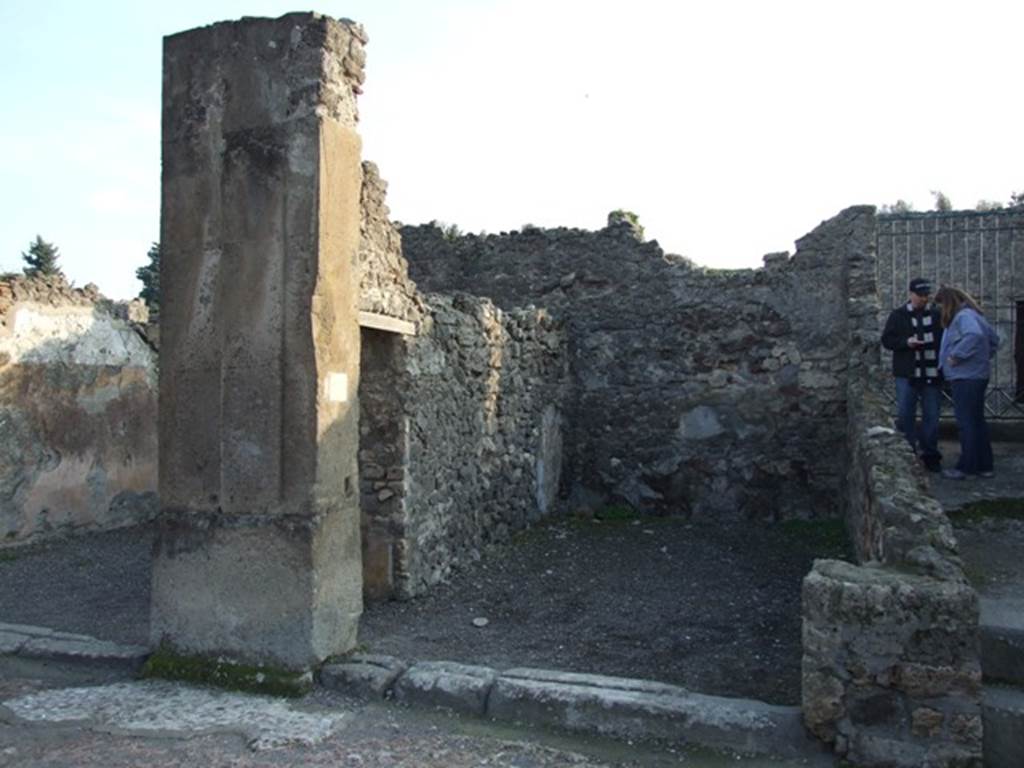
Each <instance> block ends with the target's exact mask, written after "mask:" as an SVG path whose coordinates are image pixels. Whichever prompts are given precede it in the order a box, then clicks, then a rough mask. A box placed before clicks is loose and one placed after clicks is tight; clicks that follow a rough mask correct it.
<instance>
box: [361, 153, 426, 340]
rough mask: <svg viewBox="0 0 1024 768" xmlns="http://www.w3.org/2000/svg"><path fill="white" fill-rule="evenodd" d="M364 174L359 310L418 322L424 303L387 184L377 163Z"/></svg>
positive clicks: (366, 169)
mask: <svg viewBox="0 0 1024 768" xmlns="http://www.w3.org/2000/svg"><path fill="white" fill-rule="evenodd" d="M362 170H363V184H362V193H361V196H360V197H361V210H362V223H361V227H360V237H359V309H360V310H362V311H364V312H374V313H377V314H381V315H387V316H388V317H396V318H399V319H402V320H408V321H410V322H416V321H418V320H419V318H420V316H421V315H422V313H423V301H422V299H421V298H420V296H419V293H418V291H417V289H416V285H415V284H414V283H413V282H412V280H410V279H409V267H408V264H407V263H406V260H405V258H403V256H402V238H401V236H400V235H399V234H398V230H397V229H395V226H394V225H393V224H392V223H391V219H390V218H389V211H388V207H387V203H386V197H387V182H385V181H384V180H383V179H382V178H381V177H380V172H379V171H378V170H377V166H376V165H375V164H373V163H370V162H364V163H363V165H362Z"/></svg>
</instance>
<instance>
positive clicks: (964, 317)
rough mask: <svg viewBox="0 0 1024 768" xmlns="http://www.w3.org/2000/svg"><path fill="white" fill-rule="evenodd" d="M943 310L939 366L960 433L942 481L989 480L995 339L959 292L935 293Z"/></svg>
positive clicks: (971, 303) (971, 301)
mask: <svg viewBox="0 0 1024 768" xmlns="http://www.w3.org/2000/svg"><path fill="white" fill-rule="evenodd" d="M935 303H936V304H938V305H939V307H940V309H941V311H942V327H943V328H945V329H946V330H945V333H943V335H942V346H941V347H940V348H939V367H940V368H941V369H942V373H943V375H944V376H945V377H946V381H948V382H949V385H950V388H951V389H952V391H953V413H954V414H955V415H956V424H957V427H958V428H959V431H960V460H959V461H958V462H957V464H956V469H947V470H944V471H943V473H942V474H943V475H944V476H945V477H948V478H951V479H954V480H963V479H964V478H965V477H968V476H973V477H992V470H993V465H992V443H991V441H990V440H989V436H988V424H987V423H985V390H986V388H988V380H989V376H990V375H991V368H992V358H993V356H994V355H995V353H996V348H997V347H998V346H999V336H998V335H997V334H996V332H995V331H994V330H993V329H992V326H991V325H989V323H988V320H986V319H985V315H984V313H983V312H982V311H981V307H979V306H978V303H977V302H976V301H975V300H974V299H972V298H971V297H970V295H969V294H967V293H966V292H965V291H961V290H960V289H959V288H949V287H943V288H940V289H939V292H938V293H936V294H935Z"/></svg>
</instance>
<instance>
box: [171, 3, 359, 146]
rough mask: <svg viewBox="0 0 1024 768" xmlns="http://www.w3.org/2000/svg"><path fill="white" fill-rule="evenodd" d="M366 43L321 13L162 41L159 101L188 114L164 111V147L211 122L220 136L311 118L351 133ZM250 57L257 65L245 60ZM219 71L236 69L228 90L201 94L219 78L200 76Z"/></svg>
mask: <svg viewBox="0 0 1024 768" xmlns="http://www.w3.org/2000/svg"><path fill="white" fill-rule="evenodd" d="M367 41H368V37H367V35H366V32H365V30H364V29H363V28H362V26H361V25H359V24H357V23H355V22H353V21H350V20H348V19H340V20H339V19H333V18H330V17H329V16H324V15H322V14H318V13H289V14H286V15H284V16H281V17H279V18H276V19H268V18H252V17H246V18H243V19H242V20H240V21H233V22H221V23H218V24H213V25H211V26H208V27H200V28H197V29H192V30H188V31H186V32H180V33H178V34H175V35H170V36H168V37H166V38H164V98H165V100H167V99H168V98H170V99H171V100H172V101H175V102H178V100H179V99H180V100H181V101H180V102H179V103H187V105H188V108H187V109H185V110H172V111H170V112H169V111H168V110H165V112H164V126H163V136H164V142H165V143H166V142H168V141H174V140H176V139H182V138H187V137H188V136H190V135H191V134H192V132H193V131H194V130H195V128H194V124H195V123H199V124H200V125H203V124H205V123H206V122H207V121H209V120H210V119H211V118H212V119H218V120H220V121H221V123H222V129H223V131H224V132H230V131H233V130H241V129H247V128H253V127H257V126H261V125H273V124H279V123H282V122H285V121H288V120H294V119H301V118H304V117H309V116H311V115H317V116H320V117H331V118H334V119H336V120H338V121H340V122H342V123H345V124H347V125H351V126H354V125H355V123H356V122H357V121H358V119H359V116H358V110H357V106H356V96H357V94H359V93H361V92H362V85H363V82H364V81H365V74H364V66H365V63H366V54H365V51H364V48H363V46H364V45H365V44H366V43H367ZM253 51H256V52H258V54H257V55H258V56H259V59H260V61H259V64H260V66H251V65H250V64H249V63H248V62H247V61H245V60H244V59H242V57H245V56H252V53H253ZM223 68H230V69H235V68H237V72H236V76H235V77H234V78H232V87H230V88H228V87H227V86H226V85H225V84H224V83H223V82H221V83H220V85H219V86H216V87H213V88H208V87H203V86H204V84H205V85H209V84H210V83H214V84H216V83H217V82H218V79H217V78H208V77H204V76H203V75H201V74H200V72H202V71H207V72H208V71H209V70H211V69H213V70H216V69H223ZM242 73H245V76H241V74H242ZM171 89H176V90H177V91H182V90H184V91H185V92H184V93H180V92H178V93H175V92H173V91H172V90H171ZM181 115H185V116H186V119H184V120H181V119H180V116H181ZM172 118H173V119H172Z"/></svg>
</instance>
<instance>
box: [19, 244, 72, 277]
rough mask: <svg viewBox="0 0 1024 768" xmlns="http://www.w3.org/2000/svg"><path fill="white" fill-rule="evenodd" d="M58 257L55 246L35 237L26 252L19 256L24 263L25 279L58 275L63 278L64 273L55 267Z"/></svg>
mask: <svg viewBox="0 0 1024 768" xmlns="http://www.w3.org/2000/svg"><path fill="white" fill-rule="evenodd" d="M59 257H60V253H59V252H58V251H57V246H55V245H54V244H53V243H48V242H46V241H45V240H43V238H42V237H40V236H39V235H36V239H35V240H33V241H32V242H31V243H30V244H29V246H28V252H27V253H22V254H21V258H22V259H24V261H25V267H24V269H23V271H24V272H25V275H26V276H27V277H37V276H39V275H45V276H49V275H59V276H61V277H63V276H64V273H63V272H62V271H61V269H60V267H58V266H57V259H58V258H59Z"/></svg>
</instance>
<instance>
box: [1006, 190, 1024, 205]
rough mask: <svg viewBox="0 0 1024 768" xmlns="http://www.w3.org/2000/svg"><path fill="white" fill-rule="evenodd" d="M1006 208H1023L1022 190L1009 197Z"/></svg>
mask: <svg viewBox="0 0 1024 768" xmlns="http://www.w3.org/2000/svg"><path fill="white" fill-rule="evenodd" d="M1007 207H1008V208H1024V190H1022V191H1020V192H1014V193H1013V194H1012V195H1010V204H1009V205H1008V206H1007Z"/></svg>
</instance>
